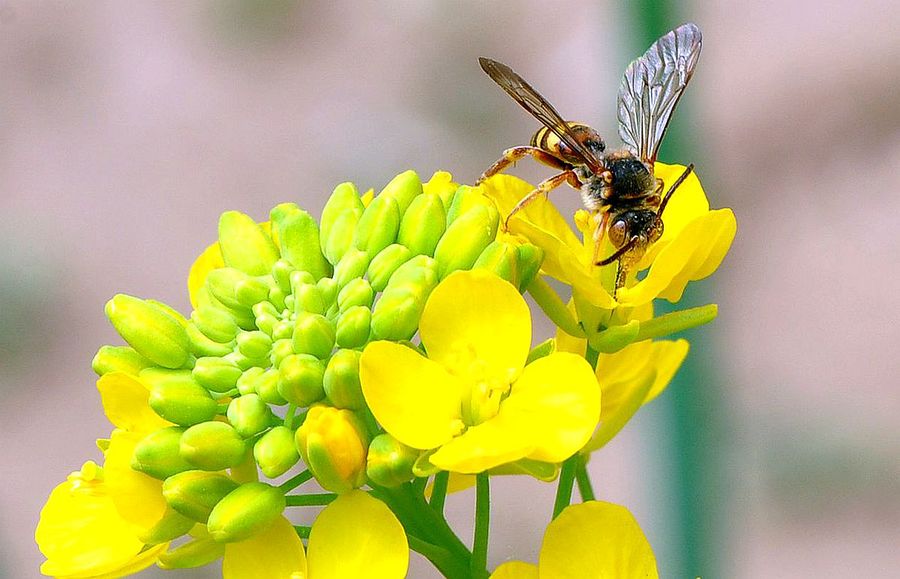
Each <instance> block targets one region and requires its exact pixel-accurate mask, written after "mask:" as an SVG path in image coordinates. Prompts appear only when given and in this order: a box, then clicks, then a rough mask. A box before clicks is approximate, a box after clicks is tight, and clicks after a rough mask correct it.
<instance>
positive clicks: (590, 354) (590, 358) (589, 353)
mask: <svg viewBox="0 0 900 579" xmlns="http://www.w3.org/2000/svg"><path fill="white" fill-rule="evenodd" d="M584 359H585V360H587V363H588V364H590V365H591V368H593V369H594V370H596V369H597V360H599V359H600V352H599V351H597V350H595V349H593V348H592V347H591V346H590V344H588V347H587V350H586V351H585V352H584Z"/></svg>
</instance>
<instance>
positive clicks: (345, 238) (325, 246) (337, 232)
mask: <svg viewBox="0 0 900 579" xmlns="http://www.w3.org/2000/svg"><path fill="white" fill-rule="evenodd" d="M364 210H365V207H363V203H362V200H360V198H359V193H358V192H357V190H356V186H354V185H353V183H341V184H340V185H338V186H337V187H335V189H334V193H332V194H331V197H329V198H328V202H327V203H326V204H325V207H324V209H322V219H321V223H322V228H321V235H320V239H321V243H322V253H323V255H325V258H326V259H328V261H329V262H331V263H332V264H336V263H338V262H339V261H340V260H341V258H342V257H343V256H344V253H345V252H346V251H347V250H348V249H349V248H350V247H351V246H352V244H353V235H354V232H355V230H356V224H357V222H358V221H359V218H360V217H361V216H362V214H363V211H364Z"/></svg>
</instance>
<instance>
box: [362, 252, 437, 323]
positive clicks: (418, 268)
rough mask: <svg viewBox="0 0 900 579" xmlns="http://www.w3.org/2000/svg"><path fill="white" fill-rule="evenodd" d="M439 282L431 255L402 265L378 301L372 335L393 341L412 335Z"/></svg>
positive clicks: (373, 317) (418, 257) (416, 258)
mask: <svg viewBox="0 0 900 579" xmlns="http://www.w3.org/2000/svg"><path fill="white" fill-rule="evenodd" d="M437 282H438V278H437V269H436V263H435V260H434V259H432V258H430V257H427V256H424V255H420V256H417V257H414V258H413V259H411V260H409V261H408V262H406V263H404V264H403V265H401V266H400V267H399V268H398V269H397V271H396V272H394V275H392V276H391V280H390V281H389V282H388V285H387V287H386V288H385V289H384V293H382V295H381V298H379V300H378V303H377V304H375V310H374V311H373V312H372V337H373V338H374V339H377V340H394V341H399V340H409V339H411V338H412V337H413V335H415V333H416V331H417V330H418V328H419V318H420V317H421V316H422V310H424V309H425V302H426V301H427V300H428V296H429V295H431V290H433V289H434V287H435V286H436V285H437Z"/></svg>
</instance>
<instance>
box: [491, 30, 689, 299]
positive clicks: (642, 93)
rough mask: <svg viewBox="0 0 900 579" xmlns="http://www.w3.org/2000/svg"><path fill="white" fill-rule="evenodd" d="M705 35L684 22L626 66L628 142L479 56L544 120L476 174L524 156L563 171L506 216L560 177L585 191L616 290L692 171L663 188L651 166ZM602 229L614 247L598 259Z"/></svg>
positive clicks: (622, 132) (623, 113)
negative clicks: (568, 116)
mask: <svg viewBox="0 0 900 579" xmlns="http://www.w3.org/2000/svg"><path fill="white" fill-rule="evenodd" d="M701 44H702V38H701V35H700V29H699V28H697V26H696V25H695V24H691V23H688V24H683V25H681V26H679V27H678V28H676V29H675V30H672V31H671V32H669V33H667V34H665V35H664V36H662V37H661V38H660V39H659V40H657V41H656V42H654V43H653V45H652V46H650V48H649V49H648V50H647V52H645V53H644V55H643V56H641V57H640V58H638V59H636V60H635V61H633V62H632V63H631V64H630V65H629V66H628V68H627V69H626V70H625V75H624V77H623V78H622V82H621V84H620V85H619V92H618V121H619V136H620V137H621V139H622V141H623V142H624V143H625V146H624V147H622V148H620V149H617V150H613V151H607V150H606V143H604V141H603V139H602V138H601V137H600V135H599V134H598V133H597V131H595V130H594V129H592V128H591V127H589V126H587V125H585V124H582V123H575V122H569V121H565V120H563V118H562V116H561V115H560V114H559V113H558V112H557V111H556V109H555V108H553V105H551V104H550V103H549V102H548V101H547V100H546V99H545V98H544V97H542V96H541V95H540V93H538V92H537V91H536V90H534V88H532V87H531V85H529V84H528V83H527V82H525V80H523V79H522V77H520V76H519V75H518V74H516V73H515V72H514V71H513V70H512V69H511V68H509V67H508V66H506V65H505V64H502V63H499V62H497V61H494V60H491V59H489V58H479V59H478V60H479V63H480V64H481V68H482V69H483V70H484V72H486V73H487V74H488V76H490V77H491V78H492V79H493V80H494V82H496V83H497V84H498V85H500V88H502V89H503V90H504V91H506V92H507V94H509V96H511V97H512V98H513V100H515V101H516V102H517V103H519V105H521V106H522V108H524V109H525V110H526V111H528V112H529V113H531V115H532V116H534V117H535V118H536V119H537V120H539V121H540V122H541V123H542V124H543V127H541V128H540V129H539V130H538V131H537V132H536V133H535V134H534V136H533V137H532V138H531V142H530V143H529V144H528V145H527V146H520V147H513V148H511V149H507V150H506V151H504V152H503V157H501V158H500V159H499V160H498V161H497V162H496V163H494V164H493V165H491V166H490V167H489V168H488V169H487V170H486V171H485V172H484V173H483V174H482V175H481V177H480V178H479V179H478V181H477V182H476V183H481V182H482V181H484V180H485V179H487V178H488V177H491V176H492V175H495V174H497V173H499V172H501V171H503V170H504V169H506V168H507V167H508V166H509V165H512V164H514V163H516V161H519V160H520V159H522V158H524V157H526V156H531V157H533V158H534V159H535V160H537V161H539V162H541V163H543V164H545V165H548V166H550V167H553V168H555V169H559V170H560V171H561V172H560V173H559V174H557V175H554V176H552V177H550V178H548V179H545V180H544V181H542V182H541V183H540V184H538V186H537V188H535V189H534V191H532V192H531V193H529V194H528V195H526V196H525V197H523V198H522V199H521V200H520V201H519V202H518V204H516V206H515V207H513V209H512V211H511V212H510V214H509V215H507V216H506V220H505V221H504V227H507V226H508V224H509V219H510V218H511V217H512V216H513V215H515V214H516V213H517V212H518V211H519V210H521V209H522V208H523V207H525V206H526V205H528V204H529V203H531V202H533V201H534V200H535V199H537V198H538V197H540V196H547V195H548V194H549V192H550V191H551V190H553V189H555V188H556V187H559V186H560V185H562V184H563V183H568V184H569V185H570V186H571V187H573V188H574V189H576V190H578V191H580V192H581V199H582V201H583V203H584V206H585V208H587V209H588V210H589V211H590V212H591V214H592V216H593V219H594V221H595V223H596V225H597V227H596V229H595V230H594V258H593V262H594V264H595V265H598V266H604V265H609V264H611V263H613V262H614V261H617V262H618V270H617V272H616V292H618V290H619V289H620V288H621V287H622V286H624V285H625V278H626V276H627V275H628V272H629V270H630V269H632V268H633V267H634V266H635V265H636V264H637V263H638V262H639V261H640V259H641V258H642V257H643V256H644V254H645V253H646V252H647V249H648V248H649V247H650V246H651V245H652V244H653V243H654V242H656V241H657V240H658V239H659V238H660V237H661V236H662V233H663V221H662V215H663V211H664V210H665V208H666V205H667V204H668V202H669V199H671V198H672V194H673V193H674V192H675V190H676V189H678V187H679V186H680V185H681V184H682V183H683V182H684V180H685V179H686V178H687V177H688V175H690V173H691V172H692V171H693V168H694V166H693V164H691V165H688V166H687V168H686V169H685V170H684V172H683V173H682V174H681V175H680V176H679V177H678V179H676V180H675V182H673V183H672V184H671V186H670V187H669V189H668V190H667V191H666V192H665V194H663V181H662V179H659V178H657V177H656V176H655V174H654V172H653V168H654V164H655V163H656V157H657V153H658V152H659V146H660V143H661V142H662V139H663V136H665V133H666V129H667V128H668V126H669V120H670V119H671V118H672V112H673V111H674V110H675V105H677V104H678V101H679V99H680V98H681V95H682V93H683V92H684V89H685V87H686V86H687V84H688V82H689V81H690V80H691V76H692V75H693V74H694V67H695V66H696V65H697V60H698V59H699V57H700V48H701ZM605 235H608V236H609V240H610V242H611V243H612V245H613V247H614V248H615V250H614V251H613V253H612V255H610V256H608V257H606V258H604V259H598V257H599V252H600V247H601V245H602V242H603V238H604V236H605Z"/></svg>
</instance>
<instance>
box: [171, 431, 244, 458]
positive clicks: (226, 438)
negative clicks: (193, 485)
mask: <svg viewBox="0 0 900 579" xmlns="http://www.w3.org/2000/svg"><path fill="white" fill-rule="evenodd" d="M246 451H247V445H246V443H245V442H244V439H243V438H241V436H240V435H239V434H238V433H237V431H236V430H235V429H234V427H232V426H231V425H230V424H226V423H224V422H202V423H200V424H195V425H194V426H191V427H190V428H188V429H187V430H185V431H184V433H183V434H182V435H181V444H180V445H179V447H178V452H179V454H181V457H182V458H183V459H184V460H186V461H188V462H189V463H191V464H192V465H194V468H199V469H200V470H224V469H226V468H231V467H233V466H235V465H237V464H238V463H239V462H241V460H243V459H244V455H245V454H246Z"/></svg>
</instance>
